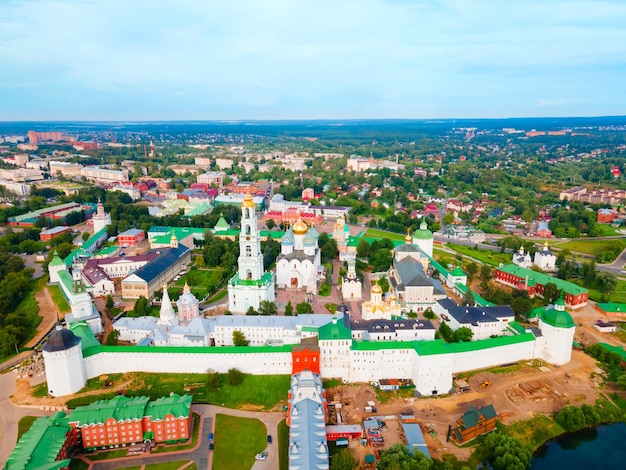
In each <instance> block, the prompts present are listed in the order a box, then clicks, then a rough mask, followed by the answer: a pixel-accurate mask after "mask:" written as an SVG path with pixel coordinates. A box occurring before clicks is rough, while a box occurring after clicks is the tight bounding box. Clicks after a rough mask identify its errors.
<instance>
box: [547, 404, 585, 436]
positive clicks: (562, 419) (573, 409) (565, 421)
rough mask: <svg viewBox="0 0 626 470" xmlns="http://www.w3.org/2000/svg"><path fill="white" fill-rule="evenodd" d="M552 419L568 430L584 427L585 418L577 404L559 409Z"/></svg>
mask: <svg viewBox="0 0 626 470" xmlns="http://www.w3.org/2000/svg"><path fill="white" fill-rule="evenodd" d="M554 420H555V421H556V422H557V423H558V424H560V425H561V427H562V428H563V429H565V430H566V431H568V432H574V431H578V430H579V429H582V428H584V427H585V424H586V420H585V414H584V413H583V410H581V409H580V408H578V407H577V406H573V405H570V406H566V407H564V408H562V409H561V411H559V412H558V413H557V414H556V415H555V416H554Z"/></svg>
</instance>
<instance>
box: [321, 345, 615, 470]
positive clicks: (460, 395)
mask: <svg viewBox="0 0 626 470" xmlns="http://www.w3.org/2000/svg"><path fill="white" fill-rule="evenodd" d="M601 374H602V370H600V369H598V368H597V366H596V363H595V361H594V360H593V359H592V358H591V357H589V356H587V355H586V354H584V353H583V352H582V351H573V353H572V361H571V362H570V363H569V364H567V365H565V366H563V367H552V366H546V365H544V364H542V363H541V362H539V361H535V362H522V363H519V364H512V365H510V366H508V367H502V368H499V369H497V370H493V371H480V372H476V373H469V374H465V375H464V376H462V377H457V378H456V379H455V381H454V385H455V393H453V394H449V395H446V396H438V397H428V398H420V397H415V396H413V390H412V389H410V388H408V389H404V390H393V391H381V390H380V388H378V387H375V386H372V385H371V384H346V385H340V386H337V387H333V388H329V389H328V390H327V397H328V398H329V407H328V409H329V416H330V421H331V424H345V425H351V424H352V425H353V424H359V425H363V426H364V434H363V436H364V437H363V438H362V439H361V440H358V439H357V440H352V441H351V442H350V448H351V451H352V452H353V454H354V456H355V457H359V458H360V459H361V461H363V459H364V457H365V455H368V454H374V455H376V454H378V453H379V452H380V451H381V450H384V449H388V448H390V447H391V446H392V445H393V444H395V443H398V442H401V443H403V444H405V445H411V442H409V440H410V438H411V436H407V435H406V429H407V428H406V423H408V422H414V423H416V424H417V425H419V428H420V430H421V434H422V435H423V440H424V442H425V447H426V448H427V450H428V452H429V455H430V456H431V457H433V458H441V456H442V455H443V454H453V455H455V456H456V457H457V458H458V459H460V460H466V459H468V458H469V456H470V454H471V449H470V448H465V447H460V446H458V445H457V444H455V443H453V442H451V441H449V440H448V433H449V428H450V427H451V426H452V427H454V426H455V423H456V422H457V420H458V419H459V418H460V417H461V416H462V415H463V414H464V413H465V412H466V411H467V410H468V409H469V408H470V407H474V408H476V409H481V408H483V407H488V406H489V405H492V406H493V407H494V409H495V411H496V413H497V419H498V420H499V421H501V422H503V423H504V424H510V423H512V422H515V421H520V420H526V419H530V418H532V417H533V416H534V415H537V414H539V415H552V414H553V413H555V412H557V411H559V410H560V409H561V408H562V407H564V406H566V405H570V404H572V405H578V406H580V405H582V404H584V403H587V404H593V403H595V401H596V400H597V399H598V398H599V394H600V389H599V386H600V385H601V384H602V383H603V378H602V375H601ZM603 391H604V392H606V389H603ZM413 445H415V444H413Z"/></svg>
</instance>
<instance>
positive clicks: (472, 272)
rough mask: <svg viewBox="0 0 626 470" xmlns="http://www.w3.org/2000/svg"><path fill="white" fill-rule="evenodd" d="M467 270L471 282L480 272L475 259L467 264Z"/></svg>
mask: <svg viewBox="0 0 626 470" xmlns="http://www.w3.org/2000/svg"><path fill="white" fill-rule="evenodd" d="M465 272H466V273H467V280H468V281H469V282H470V283H471V282H472V279H474V276H476V274H478V265H477V264H476V263H474V262H473V261H471V262H469V263H468V264H467V265H466V266H465Z"/></svg>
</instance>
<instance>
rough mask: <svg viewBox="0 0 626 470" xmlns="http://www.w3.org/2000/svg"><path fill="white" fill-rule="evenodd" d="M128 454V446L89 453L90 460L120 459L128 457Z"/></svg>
mask: <svg viewBox="0 0 626 470" xmlns="http://www.w3.org/2000/svg"><path fill="white" fill-rule="evenodd" d="M127 455H128V448H124V449H116V450H109V451H105V452H98V453H97V454H87V458H88V459H89V460H109V459H118V458H120V457H126V456H127Z"/></svg>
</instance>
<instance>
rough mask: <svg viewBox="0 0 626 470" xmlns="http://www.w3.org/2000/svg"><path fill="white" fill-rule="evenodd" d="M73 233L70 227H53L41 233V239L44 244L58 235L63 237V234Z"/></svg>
mask: <svg viewBox="0 0 626 470" xmlns="http://www.w3.org/2000/svg"><path fill="white" fill-rule="evenodd" d="M71 231H72V229H71V228H70V227H66V226H64V225H58V226H57V227H52V228H50V229H48V230H42V231H41V232H40V233H39V239H40V240H41V241H42V242H49V241H50V240H52V239H53V238H54V237H56V236H57V235H61V234H62V233H65V232H71Z"/></svg>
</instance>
